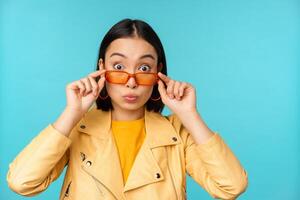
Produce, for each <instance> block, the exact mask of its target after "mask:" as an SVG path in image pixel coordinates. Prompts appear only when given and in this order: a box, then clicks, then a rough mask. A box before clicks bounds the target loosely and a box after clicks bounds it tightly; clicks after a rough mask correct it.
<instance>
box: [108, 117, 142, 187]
mask: <svg viewBox="0 0 300 200" xmlns="http://www.w3.org/2000/svg"><path fill="white" fill-rule="evenodd" d="M112 133H113V136H114V139H115V142H116V145H117V149H118V152H119V159H120V164H121V168H122V172H123V180H124V185H125V183H126V180H127V177H128V175H129V172H130V169H131V167H132V165H133V162H134V160H135V157H136V155H137V153H138V151H139V149H140V147H141V145H142V143H143V141H144V138H145V135H146V133H145V117H142V118H140V119H137V120H127V121H119V120H112Z"/></svg>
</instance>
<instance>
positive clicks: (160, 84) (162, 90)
mask: <svg viewBox="0 0 300 200" xmlns="http://www.w3.org/2000/svg"><path fill="white" fill-rule="evenodd" d="M158 91H159V93H160V96H161V97H162V99H165V98H167V92H166V88H165V85H164V83H163V82H162V80H158Z"/></svg>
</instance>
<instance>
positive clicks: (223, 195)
mask: <svg viewBox="0 0 300 200" xmlns="http://www.w3.org/2000/svg"><path fill="white" fill-rule="evenodd" d="M175 118H176V119H175V121H177V122H174V123H177V128H178V131H179V133H180V136H181V138H182V141H183V143H184V153H185V166H186V172H187V174H188V175H190V176H191V177H192V178H193V179H194V180H195V181H196V182H197V183H198V184H199V185H201V186H202V187H203V188H204V189H205V190H206V191H207V192H208V193H209V194H210V195H211V196H212V197H213V198H220V199H235V198H237V197H238V196H239V195H240V194H241V193H243V192H244V191H245V190H246V188H247V186H248V174H247V172H246V170H245V169H243V167H242V165H241V163H240V162H239V160H238V159H237V157H236V156H235V155H234V153H233V152H232V151H231V149H230V148H229V147H228V146H227V145H226V143H225V142H224V140H223V139H222V138H221V136H220V135H219V133H218V132H214V135H213V136H211V137H210V138H209V139H208V140H207V141H206V142H205V143H202V144H197V143H196V142H195V140H194V139H193V137H192V135H191V134H189V133H188V131H187V129H186V128H185V127H184V126H183V125H182V124H181V122H180V120H179V119H178V117H175Z"/></svg>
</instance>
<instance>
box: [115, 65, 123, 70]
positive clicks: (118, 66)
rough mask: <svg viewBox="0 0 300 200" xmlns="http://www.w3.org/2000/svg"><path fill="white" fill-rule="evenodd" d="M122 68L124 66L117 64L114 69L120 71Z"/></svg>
mask: <svg viewBox="0 0 300 200" xmlns="http://www.w3.org/2000/svg"><path fill="white" fill-rule="evenodd" d="M122 67H123V65H121V64H115V65H114V66H113V68H114V69H119V70H121V69H122Z"/></svg>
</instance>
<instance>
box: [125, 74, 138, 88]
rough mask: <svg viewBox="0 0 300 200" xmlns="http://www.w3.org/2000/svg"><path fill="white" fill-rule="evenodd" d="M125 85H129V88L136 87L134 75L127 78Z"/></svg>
mask: <svg viewBox="0 0 300 200" xmlns="http://www.w3.org/2000/svg"><path fill="white" fill-rule="evenodd" d="M126 87H129V88H136V87H137V83H136V81H135V78H134V77H130V78H129V80H128V81H127V83H126Z"/></svg>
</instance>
